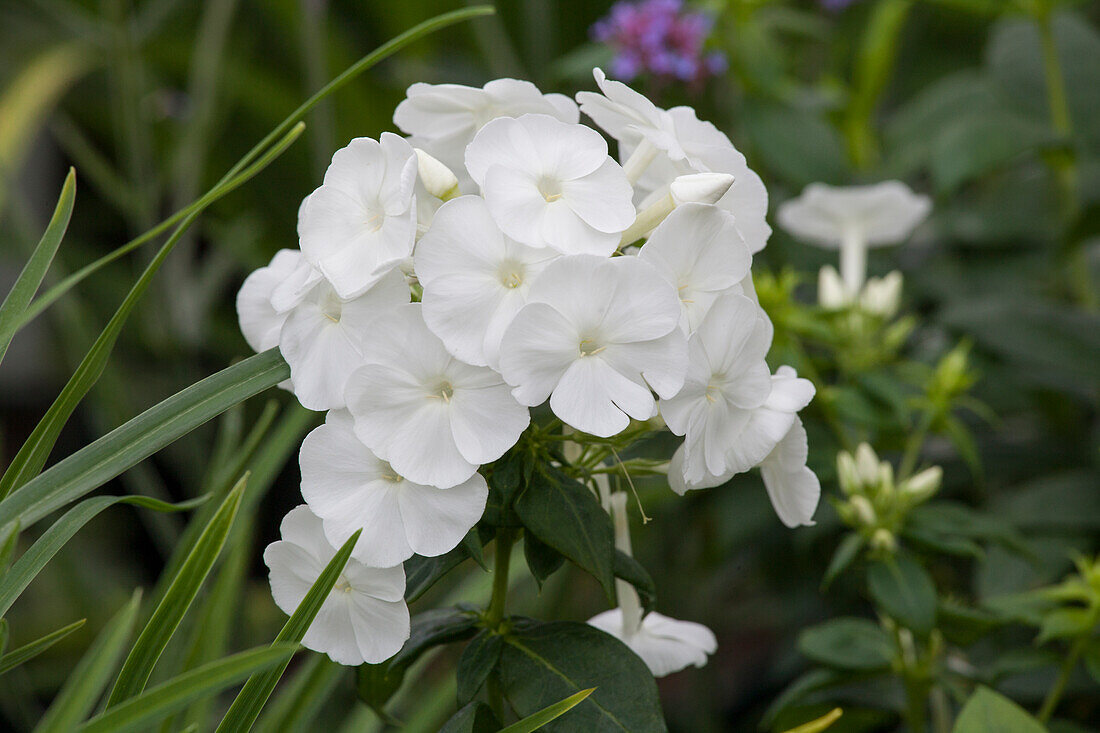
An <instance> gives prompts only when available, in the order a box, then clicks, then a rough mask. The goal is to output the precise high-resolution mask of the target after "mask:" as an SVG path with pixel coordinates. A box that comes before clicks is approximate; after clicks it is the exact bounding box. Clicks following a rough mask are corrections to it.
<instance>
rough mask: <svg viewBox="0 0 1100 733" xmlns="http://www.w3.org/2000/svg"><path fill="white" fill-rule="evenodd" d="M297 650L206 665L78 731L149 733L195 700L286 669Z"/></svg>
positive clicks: (266, 650)
mask: <svg viewBox="0 0 1100 733" xmlns="http://www.w3.org/2000/svg"><path fill="white" fill-rule="evenodd" d="M296 650H297V645H296V644H278V645H275V646H270V647H263V648H258V649H251V650H249V651H246V652H240V653H239V654H234V655H232V656H229V657H225V658H224V659H219V660H218V661H216V662H211V663H210V664H205V665H203V666H201V667H199V668H198V669H193V670H191V671H190V672H185V673H184V674H181V675H179V676H178V677H175V678H173V679H171V680H169V681H168V682H165V683H163V684H160V685H157V686H156V687H152V688H150V689H148V690H146V691H145V692H143V693H142V694H140V695H138V696H137V697H132V698H130V699H129V700H126V701H124V702H122V703H119V704H118V705H116V706H114V707H112V708H110V709H108V710H107V711H105V712H103V713H101V714H99V715H97V716H96V717H94V718H92V719H91V720H89V721H88V722H87V723H85V724H84V725H82V726H81V727H79V728H77V729H76V730H77V731H79V733H124V732H125V731H147V730H149V728H150V727H151V726H152V725H153V724H154V723H157V722H158V721H160V720H163V719H164V718H166V717H168V716H169V715H171V714H172V713H174V712H176V711H177V710H180V709H182V708H184V707H186V706H187V705H188V703H190V702H191V701H192V700H196V699H198V698H200V697H202V696H204V695H210V694H212V693H215V692H217V691H219V690H222V689H224V688H226V687H228V686H230V685H232V684H233V683H235V682H238V681H240V680H242V679H244V678H245V677H247V676H248V675H250V674H254V673H256V672H258V671H260V670H264V669H267V668H268V667H271V666H274V665H277V664H284V665H285V664H286V663H287V662H288V661H289V660H290V658H291V656H293V655H294V652H295V651H296Z"/></svg>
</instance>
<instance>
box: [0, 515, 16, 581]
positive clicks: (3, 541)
mask: <svg viewBox="0 0 1100 733" xmlns="http://www.w3.org/2000/svg"><path fill="white" fill-rule="evenodd" d="M18 542H19V520H18V519H16V520H15V521H14V522H9V523H8V525H7V526H6V527H3V528H0V577H3V575H4V573H5V572H7V570H8V567H9V566H10V565H11V559H12V557H14V556H15V546H16V544H17V543H18Z"/></svg>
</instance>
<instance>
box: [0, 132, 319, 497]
mask: <svg viewBox="0 0 1100 733" xmlns="http://www.w3.org/2000/svg"><path fill="white" fill-rule="evenodd" d="M302 129H303V126H302V125H301V124H299V125H298V126H296V127H294V128H292V129H291V130H290V131H289V132H288V133H287V134H286V135H285V136H284V137H283V138H281V139H280V141H279V142H278V143H276V144H275V145H274V146H273V147H272V149H271V150H269V151H267V152H266V153H265V154H264V156H263V158H262V159H261V162H262V161H267V162H270V161H271V160H274V159H275V158H276V157H278V156H279V155H280V154H281V153H282V152H283V151H284V150H286V148H287V147H288V146H289V145H290V144H291V143H293V142H294V140H296V139H297V138H298V136H299V135H301V133H302ZM257 164H259V163H257ZM198 215H199V212H198V211H196V212H195V213H194V214H192V215H191V216H189V217H187V218H186V219H184V220H183V222H181V223H180V225H179V226H178V227H176V230H175V231H174V232H173V233H172V236H170V237H169V238H168V240H167V241H166V242H165V243H164V244H163V245H162V246H161V248H160V251H158V252H157V255H156V256H155V257H154V258H153V259H152V261H151V262H150V263H149V265H148V266H147V267H146V268H145V271H144V272H143V273H142V274H141V277H140V278H138V280H137V282H136V283H134V285H133V287H132V288H130V292H129V293H128V294H127V295H126V298H125V299H124V300H123V301H122V305H120V306H119V307H118V310H116V311H115V314H114V315H113V316H112V317H111V320H110V321H108V322H107V325H106V326H105V327H104V329H103V331H102V332H101V333H100V334H99V337H98V338H97V339H96V340H95V343H93V344H92V347H91V348H90V349H89V350H88V353H87V354H86V355H85V356H84V359H82V360H81V362H80V364H79V365H78V366H77V368H76V371H75V372H74V373H73V376H72V377H71V378H70V379H69V381H68V383H67V384H66V385H65V387H64V388H63V389H62V390H61V394H60V395H58V397H57V399H56V400H54V402H53V404H52V405H50V408H49V409H48V410H47V411H46V414H45V415H44V416H43V418H42V420H41V421H39V423H38V425H37V426H35V428H34V430H33V431H32V432H31V435H30V437H29V438H27V441H26V442H25V443H24V444H23V447H22V448H20V449H19V452H18V453H16V455H15V458H14V459H13V460H12V462H11V465H9V466H8V470H7V471H5V472H4V476H3V477H2V478H0V499H2V498H3V497H5V496H7V495H8V494H9V493H10V492H11V491H12V490H13V489H16V488H18V487H19V486H21V485H23V484H25V483H26V482H28V481H29V480H30V479H31V478H33V477H34V476H35V475H37V474H38V472H39V471H41V470H42V466H43V465H45V463H46V459H47V458H48V457H49V454H50V451H51V450H52V449H53V446H54V443H55V442H56V441H57V436H58V435H59V434H60V433H61V428H62V427H64V425H65V423H66V422H67V421H68V419H69V416H70V415H71V414H72V412H73V410H75V409H76V406H77V404H79V403H80V400H81V399H83V398H84V395H86V394H87V393H88V390H90V389H91V388H92V386H93V385H94V384H95V383H96V380H98V379H99V375H100V374H102V372H103V369H104V368H105V367H106V365H107V359H108V357H109V356H110V355H111V350H112V349H113V348H114V344H115V341H116V339H117V338H118V335H119V333H121V331H122V326H123V325H124V324H125V323H126V319H127V318H129V316H130V312H131V311H132V310H133V309H134V306H135V305H137V302H138V301H139V300H140V299H141V297H142V296H143V295H144V294H145V291H146V290H147V289H148V287H149V284H150V283H151V282H152V280H153V276H154V275H155V274H156V273H157V270H159V269H160V266H161V265H162V264H163V263H164V260H165V259H167V257H168V255H169V254H170V253H171V251H172V248H173V247H175V245H176V243H177V242H178V241H179V240H180V237H181V236H183V233H184V231H185V230H186V229H187V227H189V226H190V225H191V222H193V221H194V220H195V219H196V218H197V217H198Z"/></svg>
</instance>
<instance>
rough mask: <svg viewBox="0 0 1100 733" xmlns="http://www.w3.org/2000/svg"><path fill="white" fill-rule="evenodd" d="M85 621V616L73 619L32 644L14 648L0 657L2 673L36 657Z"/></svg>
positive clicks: (0, 670)
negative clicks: (77, 619)
mask: <svg viewBox="0 0 1100 733" xmlns="http://www.w3.org/2000/svg"><path fill="white" fill-rule="evenodd" d="M85 621H87V619H83V618H82V619H80V620H79V621H73V622H72V623H71V624H69V625H68V626H63V627H61V628H60V629H58V630H57V631H53V632H50V633H49V634H46V635H45V636H43V637H42V638H41V639H35V640H34V641H32V642H31V643H30V644H25V645H24V646H21V647H19V648H18V649H12V650H11V651H10V652H8V653H7V654H5V655H4V656H2V657H0V674H4V673H5V672H7V671H8V670H11V669H15V668H16V667H18V666H19V665H20V664H23V663H24V662H26V661H28V660H30V659H34V658H35V657H37V656H38V655H39V654H41V653H42V652H44V651H46V650H47V649H49V648H50V647H51V646H53V645H54V644H56V643H57V642H59V641H61V640H62V639H64V638H65V637H66V636H68V635H69V634H71V633H73V632H74V631H76V630H77V629H79V628H80V627H81V626H83V625H84V622H85Z"/></svg>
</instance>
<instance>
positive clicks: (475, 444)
mask: <svg viewBox="0 0 1100 733" xmlns="http://www.w3.org/2000/svg"><path fill="white" fill-rule="evenodd" d="M449 407H450V423H451V433H452V435H453V437H454V442H455V445H456V446H457V447H458V452H459V453H461V454H462V457H463V458H465V459H466V460H467V461H469V462H470V463H475V464H479V465H480V464H485V463H492V462H493V461H495V460H496V459H498V458H500V457H501V456H502V455H504V453H505V451H507V450H508V449H509V448H511V447H512V446H513V445H515V444H516V441H517V440H519V436H520V433H522V432H523V431H524V430H526V429H527V426H528V424H530V422H531V417H530V414H529V413H528V412H527V408H526V407H524V406H523V405H521V404H519V403H518V402H516V399H515V397H513V396H512V392H511V390H510V389H509V388H508V385H506V384H504V382H500V383H499V384H498V385H495V386H492V387H481V388H477V389H465V388H464V387H463V386H462V385H461V384H460V383H457V382H456V383H455V385H454V394H453V395H452V396H451V402H450V406H449Z"/></svg>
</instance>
